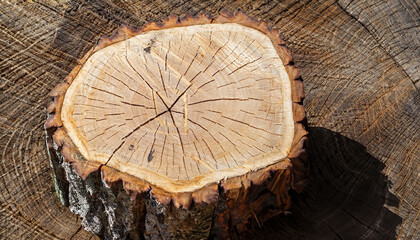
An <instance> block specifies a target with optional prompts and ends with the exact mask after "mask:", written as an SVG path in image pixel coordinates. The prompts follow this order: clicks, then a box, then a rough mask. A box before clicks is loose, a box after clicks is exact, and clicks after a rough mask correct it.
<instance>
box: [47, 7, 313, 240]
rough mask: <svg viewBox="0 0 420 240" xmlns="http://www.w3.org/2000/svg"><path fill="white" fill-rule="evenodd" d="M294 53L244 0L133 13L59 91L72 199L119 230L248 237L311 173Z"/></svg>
mask: <svg viewBox="0 0 420 240" xmlns="http://www.w3.org/2000/svg"><path fill="white" fill-rule="evenodd" d="M293 64H294V63H293V59H292V57H291V54H290V51H289V50H288V49H287V48H286V47H285V46H284V42H283V41H282V40H281V39H280V37H279V33H278V31H277V30H276V29H271V28H270V27H268V25H267V23H265V22H263V21H255V20H253V19H251V18H250V17H248V16H246V15H245V14H243V13H242V12H240V11H237V12H235V14H234V15H231V14H229V13H227V12H221V13H220V15H219V16H218V17H217V18H210V17H208V16H207V15H205V14H201V15H199V16H197V17H193V16H186V17H184V18H181V19H180V18H178V17H175V16H170V17H169V18H167V19H164V20H163V22H162V23H154V22H152V23H149V24H147V25H145V26H144V27H142V28H140V29H132V28H130V27H126V26H123V27H121V28H120V29H119V30H118V32H117V33H116V34H115V35H114V36H113V37H111V38H104V39H102V40H101V41H100V42H99V43H98V44H97V45H96V46H95V47H94V48H93V49H92V50H91V51H89V52H88V53H87V54H86V56H85V57H84V58H83V59H82V60H81V62H80V64H79V65H78V66H77V67H76V68H75V69H74V70H73V71H72V72H71V73H70V75H69V76H68V77H67V78H66V80H65V83H62V84H60V85H58V86H57V87H56V88H55V89H54V90H53V91H52V93H51V96H52V97H53V98H54V100H53V102H52V103H51V104H50V105H49V106H48V112H49V118H48V120H47V122H46V123H45V128H46V129H47V131H48V135H49V138H48V141H49V142H50V143H51V144H50V146H51V147H53V148H54V150H52V151H51V163H52V164H51V165H52V166H53V169H54V175H55V181H56V190H57V193H58V195H59V196H60V199H61V200H62V202H63V203H64V204H69V205H70V209H71V210H72V211H73V212H75V213H77V214H79V215H81V216H82V218H83V226H84V227H85V228H86V229H87V230H89V231H91V232H94V233H95V234H99V235H101V236H103V237H105V238H110V239H111V238H112V239H120V238H124V237H130V238H133V239H141V238H146V239H149V238H150V239H159V238H162V239H168V238H188V239H192V238H194V239H202V238H209V237H216V238H221V237H224V238H227V237H231V238H236V237H239V236H240V235H241V233H243V232H244V231H245V230H247V229H250V228H252V227H253V226H255V225H260V224H261V222H263V221H265V220H266V219H268V218H269V217H271V216H273V215H276V214H279V213H281V212H284V211H285V210H287V209H288V208H289V207H290V204H291V200H290V197H289V195H288V191H289V189H290V188H293V189H295V190H297V191H298V192H300V191H302V189H303V187H304V186H305V184H306V182H307V181H306V177H307V163H306V160H305V150H304V143H305V141H306V140H307V137H306V135H307V132H306V131H305V129H304V127H303V126H302V121H303V120H304V119H305V112H304V109H303V105H302V100H303V97H304V94H303V85H302V82H301V78H300V75H299V71H298V69H297V68H295V67H294V66H293ZM130 199H131V200H130Z"/></svg>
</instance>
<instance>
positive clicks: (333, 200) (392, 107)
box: [0, 0, 420, 240]
mask: <svg viewBox="0 0 420 240" xmlns="http://www.w3.org/2000/svg"><path fill="white" fill-rule="evenodd" d="M238 8H241V9H242V10H243V11H245V12H246V13H247V14H248V15H250V16H251V17H253V18H255V19H264V20H266V21H267V23H268V24H269V25H270V26H273V27H277V28H278V29H279V31H280V32H281V37H282V39H283V40H284V41H285V42H286V45H287V47H288V48H289V49H290V50H291V51H292V52H293V56H294V59H295V63H296V66H298V67H299V68H300V69H301V75H302V78H303V79H304V84H305V99H304V101H303V103H304V106H305V111H306V115H307V122H308V128H307V131H308V132H309V136H310V138H311V139H310V140H311V141H309V142H308V148H307V151H308V155H309V156H310V162H311V166H310V167H311V175H310V178H309V184H308V185H307V186H306V187H305V189H304V191H303V193H302V194H294V191H291V192H290V194H291V199H292V206H291V208H290V209H289V210H288V211H289V212H290V214H287V215H285V214H280V215H277V216H276V217H273V218H271V219H270V220H268V221H266V222H265V223H262V224H261V228H260V227H259V226H257V227H256V228H255V229H253V231H251V232H248V233H247V234H246V236H245V237H244V239H339V238H341V239H407V240H412V239H418V238H419V236H420V231H419V230H418V221H419V218H420V214H419V209H420V208H419V204H418V203H419V200H420V194H419V184H418V172H419V167H420V164H419V163H420V161H419V160H420V158H419V157H420V148H419V146H420V145H419V142H418V139H419V138H420V131H419V124H418V119H419V117H420V110H419V103H420V95H419V92H418V89H419V87H420V85H419V83H420V81H419V77H420V74H419V68H418V66H420V62H419V58H418V56H419V55H420V52H419V51H420V47H419V46H420V42H419V40H418V39H419V38H418V36H419V32H420V29H419V27H418V25H419V24H418V23H419V21H420V20H419V19H420V16H419V6H418V3H416V1H410V0H409V1H399V0H387V1H381V0H369V1H366V0H359V1H349V0H337V1H334V0H326V1H324V0H322V1H321V0H303V1H297V0H283V1H264V0H254V1H244V0H231V1H203V0H191V1H176V0H175V1H174V0H167V1H122V0H112V1H110V0H103V1H86V0H60V1H39V0H32V1H10V0H5V1H1V3H0V39H1V41H0V47H1V50H2V51H0V62H1V64H0V162H1V164H0V172H1V174H0V183H1V184H0V203H1V205H0V238H1V239H98V237H97V236H96V235H94V234H92V233H91V232H88V231H86V230H84V228H83V226H82V220H81V218H80V217H79V216H78V215H76V214H73V213H72V212H71V211H70V210H69V209H68V208H67V207H63V206H62V204H61V202H60V200H59V198H57V196H56V193H55V190H54V185H53V182H54V181H53V178H52V174H53V173H52V170H51V169H52V168H51V167H50V163H49V160H48V151H47V148H46V147H45V131H44V129H43V127H42V126H43V124H44V123H45V106H47V105H48V103H49V102H50V101H51V98H50V97H48V93H49V92H51V90H52V89H53V88H54V87H55V86H56V85H57V84H59V83H60V82H62V81H63V79H64V78H65V77H66V76H67V75H68V74H69V73H70V72H71V71H72V69H73V68H74V67H75V66H76V65H77V64H78V63H79V61H80V60H81V59H82V58H83V56H84V55H85V54H86V53H87V52H88V51H89V50H90V49H91V48H92V47H93V46H94V45H96V43H97V42H98V41H99V39H100V38H101V37H102V36H109V35H110V34H112V33H113V32H115V30H116V29H118V28H119V27H120V26H121V25H122V24H125V25H129V26H133V27H141V26H143V25H144V24H145V23H147V22H153V21H160V20H161V19H163V18H164V17H166V16H168V15H169V14H175V15H178V16H182V14H185V13H186V12H189V13H191V14H193V15H197V14H198V13H200V12H201V11H203V10H204V11H206V12H208V13H210V14H212V15H213V16H216V15H217V14H218V12H219V11H220V10H221V9H226V10H228V11H230V12H234V11H235V10H236V9H238ZM64 176H65V174H64Z"/></svg>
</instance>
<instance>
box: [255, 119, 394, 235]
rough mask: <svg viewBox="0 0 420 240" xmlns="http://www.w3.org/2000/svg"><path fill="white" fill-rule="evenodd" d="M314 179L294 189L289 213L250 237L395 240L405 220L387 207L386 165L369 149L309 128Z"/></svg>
mask: <svg viewBox="0 0 420 240" xmlns="http://www.w3.org/2000/svg"><path fill="white" fill-rule="evenodd" d="M308 131H309V134H310V141H309V146H308V149H309V153H310V168H311V176H310V178H309V179H310V183H309V185H308V186H307V187H306V188H305V191H304V192H303V193H302V194H296V193H294V192H293V191H291V192H292V193H291V194H292V203H293V204H292V208H291V210H290V212H291V214H288V215H286V216H285V215H279V216H277V217H274V218H272V219H271V220H268V221H267V222H266V223H265V224H264V226H262V229H259V230H256V231H255V232H253V233H250V234H249V239H257V238H259V239H262V238H265V239H395V234H396V228H397V226H398V225H399V224H401V222H402V219H401V217H399V216H398V215H396V214H394V213H393V212H391V211H390V210H389V208H398V205H399V199H398V198H397V197H396V196H395V195H393V194H392V193H390V192H389V187H390V186H389V184H390V182H389V181H388V177H387V176H385V175H384V174H382V172H381V171H382V170H383V169H384V167H385V164H383V163H382V162H380V161H379V160H377V159H375V158H374V157H372V156H371V155H370V154H369V153H367V152H366V150H365V147H364V146H363V145H361V144H360V143H358V142H356V141H353V140H351V139H349V138H347V137H345V136H343V135H341V134H339V133H336V132H332V131H330V130H328V129H326V128H318V127H310V128H308Z"/></svg>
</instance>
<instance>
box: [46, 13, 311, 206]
mask: <svg viewBox="0 0 420 240" xmlns="http://www.w3.org/2000/svg"><path fill="white" fill-rule="evenodd" d="M211 23H237V24H241V25H244V26H247V27H251V28H254V29H257V30H259V31H261V32H262V33H264V34H266V35H267V36H268V37H269V38H270V40H271V41H272V43H273V45H274V47H275V48H276V50H277V53H278V54H279V57H280V59H281V60H282V62H283V64H284V66H285V68H286V72H287V74H288V75H289V79H290V82H291V92H292V102H293V106H292V109H293V120H294V122H295V134H294V139H293V142H292V146H291V148H290V152H289V154H288V156H287V158H286V159H284V160H283V161H280V162H278V163H275V164H272V165H270V166H267V167H265V168H262V169H260V170H257V171H251V172H248V173H247V174H244V175H242V176H237V177H231V178H228V179H223V180H221V182H220V183H219V184H217V183H213V184H208V185H206V186H204V187H203V188H201V189H198V190H196V191H194V192H186V193H172V192H168V191H165V190H163V189H161V188H159V187H157V186H154V185H152V184H150V183H147V182H145V181H143V180H141V179H139V178H136V177H133V176H131V175H129V174H126V173H123V172H120V171H118V170H116V169H114V168H111V167H108V166H106V165H103V164H100V163H97V162H92V161H88V160H86V159H85V158H84V157H83V156H82V155H81V154H80V153H79V152H78V150H77V148H76V147H75V146H74V144H73V142H72V141H71V139H70V137H69V136H68V135H67V133H66V131H65V128H64V127H63V124H62V121H61V108H62V105H63V101H64V96H65V93H66V91H67V89H68V87H69V86H70V84H71V83H72V81H73V79H74V78H75V77H76V76H77V74H78V72H79V70H80V69H81V68H82V67H83V65H84V63H86V61H87V59H88V58H89V57H90V56H91V55H92V54H93V53H95V52H97V51H99V50H101V49H103V48H105V47H107V46H109V45H111V44H115V43H117V42H120V41H123V40H126V39H127V38H130V37H133V36H136V35H139V34H141V33H143V32H147V31H152V30H161V29H167V28H174V27H185V26H192V25H201V24H211ZM50 96H51V97H53V101H52V102H51V103H50V104H49V105H48V107H47V112H48V113H49V114H50V117H49V118H48V119H47V121H46V122H45V124H44V128H45V129H49V128H56V131H55V133H54V135H53V141H54V144H56V145H57V146H59V147H61V153H62V155H63V156H64V160H65V161H66V162H69V163H71V164H72V165H73V167H74V168H75V170H76V172H77V173H78V174H79V175H80V176H81V177H82V178H83V179H86V177H87V176H88V175H89V174H90V173H92V172H94V171H96V170H98V169H100V170H101V172H102V178H103V180H104V181H105V182H107V183H108V184H113V183H115V182H117V181H119V180H122V182H123V185H124V189H125V190H126V191H127V192H128V193H130V194H131V195H132V197H133V198H134V197H135V196H136V194H138V193H143V192H146V191H149V190H152V191H151V193H152V195H153V196H154V197H155V198H156V199H157V200H158V201H159V202H161V203H162V204H163V205H165V206H166V205H168V204H169V203H170V202H171V201H172V202H173V204H174V205H175V206H176V207H182V208H184V209H188V208H189V207H190V206H191V203H192V201H194V202H195V203H202V202H205V203H211V202H215V201H216V200H217V199H218V195H219V190H218V188H219V186H221V187H222V188H223V189H224V190H225V191H232V190H235V189H241V188H245V189H248V188H249V187H250V186H251V185H260V184H262V183H263V182H265V180H267V179H268V178H269V177H270V176H272V175H273V174H276V173H278V172H281V171H283V170H285V169H286V170H289V169H290V170H291V187H292V188H293V189H295V190H296V191H297V192H301V191H302V190H303V188H304V186H305V185H306V184H307V175H308V163H307V157H306V150H305V148H304V145H305V142H306V141H307V139H308V138H307V135H308V132H307V131H306V130H305V128H304V126H303V121H304V120H305V118H306V117H305V111H304V108H303V98H304V96H305V95H304V89H303V83H302V78H301V77H300V73H299V69H298V68H296V67H295V66H294V61H293V57H292V55H291V52H290V50H289V49H288V48H286V47H285V42H284V41H283V40H282V39H281V38H280V36H279V31H278V29H276V28H270V27H269V26H268V24H267V22H265V21H262V20H259V21H257V20H254V19H253V18H251V17H249V16H247V15H246V14H244V13H243V12H242V11H241V10H238V11H236V12H235V13H234V14H231V13H229V12H227V11H221V12H220V13H219V16H217V17H215V18H211V17H210V16H209V15H207V14H206V13H201V14H199V15H198V16H191V15H188V14H187V15H186V16H184V17H182V18H179V17H177V16H174V15H171V16H169V17H167V18H164V19H163V20H162V22H158V23H156V22H151V23H148V24H146V25H144V26H143V27H141V28H138V29H134V28H131V27H128V26H121V27H120V28H119V29H118V30H117V31H116V33H115V34H114V35H113V36H111V37H104V38H102V39H101V40H100V41H99V42H98V44H97V45H96V46H95V47H93V48H92V49H91V50H89V51H88V52H87V54H86V55H85V56H84V57H83V58H82V59H81V60H80V61H79V63H78V64H77V66H76V67H75V68H74V69H73V70H72V71H71V72H70V74H69V75H68V76H67V77H66V78H65V82H64V83H61V84H59V85H57V86H56V88H54V89H53V90H52V92H51V93H50ZM285 187H286V186H285Z"/></svg>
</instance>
